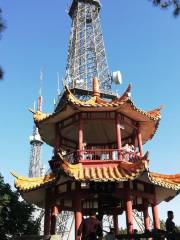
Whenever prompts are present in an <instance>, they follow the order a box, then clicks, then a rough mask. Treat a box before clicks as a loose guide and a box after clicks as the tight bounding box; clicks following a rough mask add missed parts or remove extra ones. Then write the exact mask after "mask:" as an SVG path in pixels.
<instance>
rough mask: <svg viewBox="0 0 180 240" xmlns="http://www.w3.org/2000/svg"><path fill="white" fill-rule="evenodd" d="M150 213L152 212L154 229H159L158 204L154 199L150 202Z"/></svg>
mask: <svg viewBox="0 0 180 240" xmlns="http://www.w3.org/2000/svg"><path fill="white" fill-rule="evenodd" d="M152 214H153V223H154V229H160V221H159V213H158V205H157V203H156V201H154V203H153V204H152Z"/></svg>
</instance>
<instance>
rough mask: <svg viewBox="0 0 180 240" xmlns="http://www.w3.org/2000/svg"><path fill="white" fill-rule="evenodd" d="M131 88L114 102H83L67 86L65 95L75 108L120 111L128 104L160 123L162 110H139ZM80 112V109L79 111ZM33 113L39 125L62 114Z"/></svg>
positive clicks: (97, 100)
mask: <svg viewBox="0 0 180 240" xmlns="http://www.w3.org/2000/svg"><path fill="white" fill-rule="evenodd" d="M130 90H131V87H130V85H129V86H128V88H127V90H126V91H125V93H124V94H123V95H122V96H121V97H119V98H116V99H114V100H112V101H110V102H109V101H105V100H103V99H102V98H100V97H98V96H93V97H91V98H90V99H89V100H87V101H81V100H80V99H78V98H76V97H75V95H74V94H73V93H71V91H70V90H69V89H68V87H67V86H65V95H66V100H67V103H70V104H72V105H74V106H77V107H80V108H81V107H82V108H83V107H85V108H87V107H88V108H93V109H94V108H98V109H99V108H112V109H116V110H118V109H119V108H120V107H121V106H122V105H124V104H127V105H129V107H130V108H131V109H132V110H134V111H135V112H137V113H140V114H142V115H144V116H145V117H147V118H148V119H150V120H154V121H158V120H160V118H161V114H160V110H161V107H160V108H157V109H154V110H152V111H149V112H145V111H143V110H141V109H139V108H137V107H136V106H135V104H134V103H133V102H132V100H131V99H130V97H129V93H130ZM79 110H80V109H79ZM30 111H31V112H33V113H34V120H35V122H37V123H39V122H44V121H46V120H48V119H51V118H53V117H56V115H58V114H59V113H60V112H61V111H60V112H55V113H52V114H46V113H42V112H40V111H37V112H34V111H33V110H30Z"/></svg>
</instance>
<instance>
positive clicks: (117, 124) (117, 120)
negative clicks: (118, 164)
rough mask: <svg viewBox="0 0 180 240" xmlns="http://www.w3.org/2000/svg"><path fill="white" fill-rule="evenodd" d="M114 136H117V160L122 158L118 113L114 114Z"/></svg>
mask: <svg viewBox="0 0 180 240" xmlns="http://www.w3.org/2000/svg"><path fill="white" fill-rule="evenodd" d="M116 137H117V146H118V156H119V160H122V154H121V149H122V142H121V123H120V114H119V113H117V114H116Z"/></svg>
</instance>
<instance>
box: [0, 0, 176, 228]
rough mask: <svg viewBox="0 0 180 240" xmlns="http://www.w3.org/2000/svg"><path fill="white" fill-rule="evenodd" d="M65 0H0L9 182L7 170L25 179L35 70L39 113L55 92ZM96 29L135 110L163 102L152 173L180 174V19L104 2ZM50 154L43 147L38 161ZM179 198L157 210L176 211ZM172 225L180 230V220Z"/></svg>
mask: <svg viewBox="0 0 180 240" xmlns="http://www.w3.org/2000/svg"><path fill="white" fill-rule="evenodd" d="M68 2H69V1H68V0H63V1H62V0H53V1H50V0H46V1H44V0H39V1H37V0H31V1H24V0H16V1H12V0H0V6H1V8H2V10H3V16H4V19H5V21H6V24H7V29H6V31H5V32H4V33H3V37H2V39H1V41H0V63H1V65H2V66H3V68H4V71H5V77H4V81H1V82H0V103H1V104H0V105H1V125H0V133H1V147H0V151H1V157H0V172H2V174H3V175H4V177H5V181H6V182H9V183H10V184H11V185H13V178H12V176H11V175H10V171H12V170H15V171H16V172H17V173H18V174H21V175H27V174H28V165H29V158H30V146H29V135H31V133H32V127H33V122H32V115H31V113H29V112H28V108H29V107H32V106H33V102H34V100H35V99H37V96H38V90H39V85H40V83H39V71H40V69H41V67H42V66H43V67H44V75H45V77H44V82H43V98H44V103H43V110H44V111H46V112H52V110H53V99H54V97H55V96H56V95H57V76H56V73H57V71H58V72H59V74H60V76H61V77H63V75H64V72H65V65H66V58H67V46H68V39H69V32H70V25H71V21H70V18H69V17H68V16H67V12H66V9H67V7H68ZM102 5H103V8H102V12H101V15H102V23H103V24H102V25H103V32H104V39H105V45H106V50H107V59H108V63H109V66H110V69H111V70H112V71H114V70H118V69H120V70H121V72H122V75H123V85H121V86H119V87H118V90H119V92H120V93H122V92H123V91H124V89H125V88H126V87H127V85H128V83H129V82H131V83H132V85H133V89H132V98H133V100H134V102H135V103H136V105H137V106H138V107H140V108H142V109H144V110H151V109H153V108H156V107H158V106H160V105H161V104H163V105H164V109H163V111H162V121H161V124H160V126H159V129H158V131H157V133H156V135H155V137H154V138H153V139H152V141H150V142H149V143H147V144H146V146H145V149H148V150H149V151H150V161H151V162H150V167H151V170H152V171H155V172H161V173H178V172H180V154H179V150H180V140H179V136H180V127H179V123H180V107H179V104H180V94H179V91H180V43H179V42H180V31H179V29H180V28H179V26H180V17H179V18H174V17H173V16H172V12H171V11H170V10H169V11H162V10H160V9H158V8H155V7H153V6H152V4H151V2H150V1H148V0H140V1H131V0H129V1H127V0H121V1H119V0H118V1H115V0H114V1H113V0H111V1H108V0H102ZM51 152H52V150H51V149H50V148H48V147H44V148H43V162H44V163H45V164H46V166H48V164H47V161H48V160H49V159H50V157H51ZM179 201H180V197H177V198H176V199H175V200H173V201H172V202H171V203H168V204H162V205H161V206H160V216H161V218H165V217H166V210H167V209H172V210H174V211H175V212H176V213H177V212H178V211H180V204H179ZM175 221H176V222H177V223H178V224H179V225H180V216H177V215H176V218H175Z"/></svg>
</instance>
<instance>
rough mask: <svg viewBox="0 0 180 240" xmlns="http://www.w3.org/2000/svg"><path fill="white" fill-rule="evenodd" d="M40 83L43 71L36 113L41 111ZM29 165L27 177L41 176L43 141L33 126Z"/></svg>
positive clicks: (40, 90)
mask: <svg viewBox="0 0 180 240" xmlns="http://www.w3.org/2000/svg"><path fill="white" fill-rule="evenodd" d="M42 82H43V70H40V88H39V96H38V102H37V111H42ZM34 110H36V104H35V102H34ZM29 139H30V145H31V153H30V164H29V177H39V176H41V175H42V164H41V148H42V145H43V141H42V139H41V136H40V134H39V132H38V128H37V127H36V126H35V125H34V127H33V134H32V136H30V138H29Z"/></svg>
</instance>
